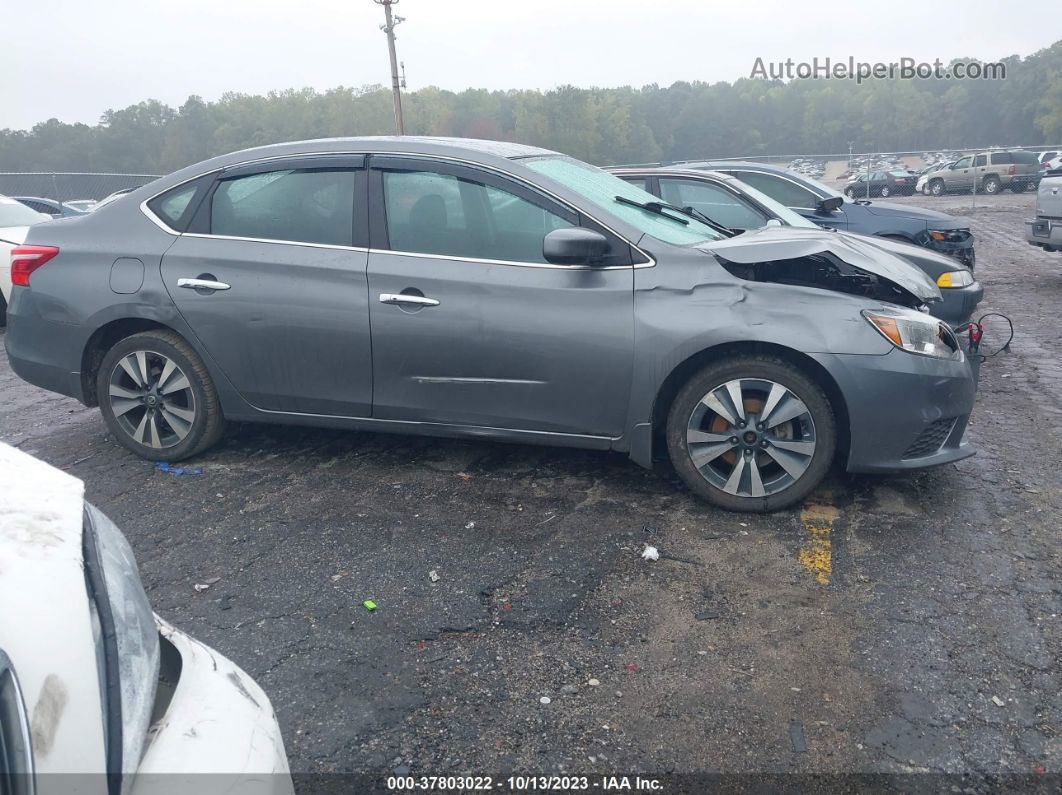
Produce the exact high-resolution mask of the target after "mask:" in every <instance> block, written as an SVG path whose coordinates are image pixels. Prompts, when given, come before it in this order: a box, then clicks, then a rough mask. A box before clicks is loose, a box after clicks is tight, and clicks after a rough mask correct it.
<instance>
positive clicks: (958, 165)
mask: <svg viewBox="0 0 1062 795" xmlns="http://www.w3.org/2000/svg"><path fill="white" fill-rule="evenodd" d="M969 167H970V158H968V157H964V158H963V159H962V160H960V161H959V162H957V163H956V164H955V165H954V166H952V168H955V169H959V168H969Z"/></svg>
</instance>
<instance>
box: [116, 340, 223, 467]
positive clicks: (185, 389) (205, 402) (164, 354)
mask: <svg viewBox="0 0 1062 795" xmlns="http://www.w3.org/2000/svg"><path fill="white" fill-rule="evenodd" d="M96 396H97V398H98V400H99V404H100V411H101V413H102V414H103V419H104V420H105V421H106V423H107V426H108V427H109V428H110V429H111V432H112V433H114V435H115V436H116V437H117V439H118V441H119V442H121V443H122V444H123V445H125V446H126V447H128V448H129V449H130V450H132V451H133V452H134V453H136V454H137V455H139V456H141V457H142V458H147V459H149V460H151V461H180V460H181V459H184V458H188V457H189V456H193V455H195V454H196V453H199V452H202V451H203V450H205V449H207V448H208V447H210V446H212V445H213V444H214V443H216V442H217V440H218V439H219V438H220V437H221V433H222V431H223V429H224V418H223V417H222V413H221V404H220V402H219V401H218V395H217V391H216V390H215V388H214V383H213V381H212V380H211V378H210V374H209V373H208V372H207V369H206V366H205V365H204V364H203V360H202V359H200V358H199V356H198V354H196V352H195V351H194V350H193V349H192V347H191V346H190V345H189V344H188V343H187V342H185V341H184V340H183V339H181V337H180V336H179V335H177V334H175V333H173V332H171V331H162V330H159V331H146V332H143V333H141V334H134V335H133V336H131V337H126V338H125V339H123V340H121V341H120V342H118V343H117V344H116V345H115V346H114V347H112V348H111V349H110V350H109V351H108V352H107V354H106V355H105V356H104V357H103V361H102V363H101V364H100V369H99V372H98V373H97V376H96Z"/></svg>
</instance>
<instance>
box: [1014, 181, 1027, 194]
mask: <svg viewBox="0 0 1062 795" xmlns="http://www.w3.org/2000/svg"><path fill="white" fill-rule="evenodd" d="M1028 188H1029V183H1028V182H1012V183H1010V189H1011V190H1012V191H1014V192H1015V193H1025V191H1026V190H1028Z"/></svg>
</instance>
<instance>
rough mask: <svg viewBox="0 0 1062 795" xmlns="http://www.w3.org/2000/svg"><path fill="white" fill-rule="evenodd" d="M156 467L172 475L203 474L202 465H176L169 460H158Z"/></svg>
mask: <svg viewBox="0 0 1062 795" xmlns="http://www.w3.org/2000/svg"><path fill="white" fill-rule="evenodd" d="M155 469H157V470H158V471H159V472H166V473H167V474H170V475H202V474H203V470H202V468H201V467H175V466H174V465H173V464H171V463H170V462H169V461H156V462H155Z"/></svg>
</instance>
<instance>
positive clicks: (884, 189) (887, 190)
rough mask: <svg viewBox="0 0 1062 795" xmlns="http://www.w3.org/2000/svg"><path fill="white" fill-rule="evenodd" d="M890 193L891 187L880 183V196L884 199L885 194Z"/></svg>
mask: <svg viewBox="0 0 1062 795" xmlns="http://www.w3.org/2000/svg"><path fill="white" fill-rule="evenodd" d="M890 193H892V189H891V188H889V186H888V185H882V186H881V197H882V198H883V199H884V198H885V197H887V196H888V195H889V194H890Z"/></svg>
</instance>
